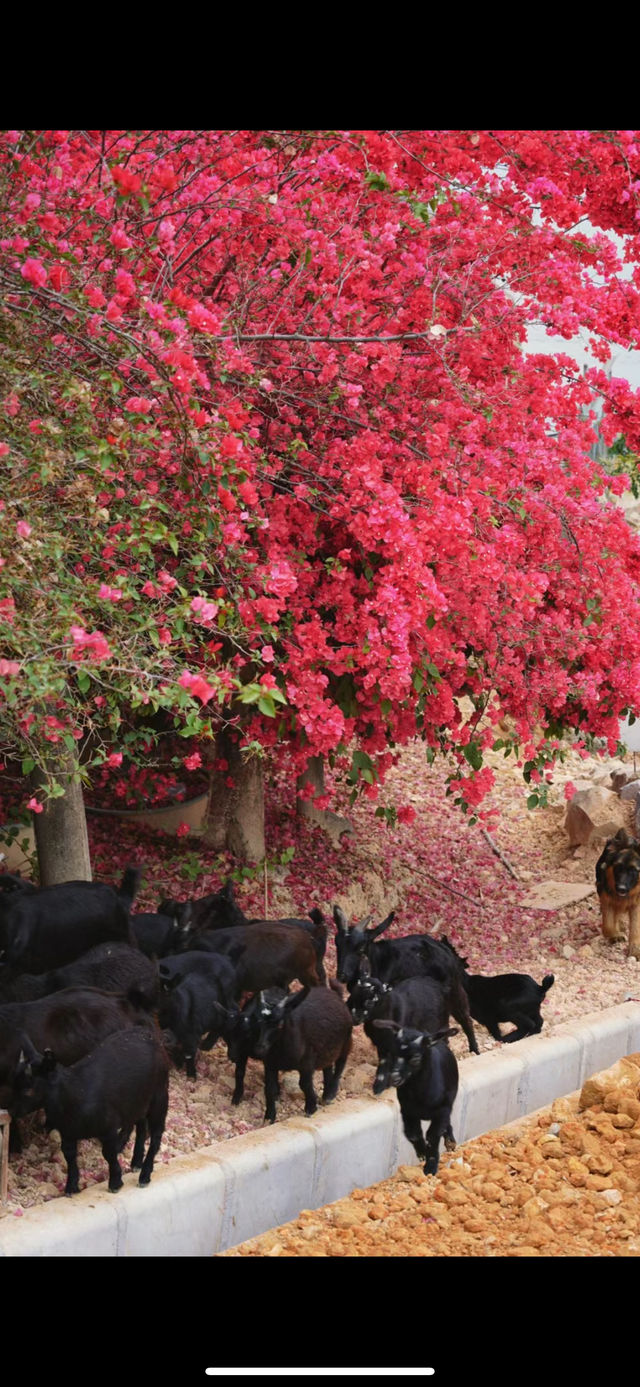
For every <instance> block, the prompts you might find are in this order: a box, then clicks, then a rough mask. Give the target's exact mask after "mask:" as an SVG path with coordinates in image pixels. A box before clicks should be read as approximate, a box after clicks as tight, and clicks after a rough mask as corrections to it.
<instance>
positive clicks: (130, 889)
mask: <svg viewBox="0 0 640 1387" xmlns="http://www.w3.org/2000/svg"><path fill="white" fill-rule="evenodd" d="M141 881H142V867H127V869H126V871H125V874H124V876H123V878H122V881H121V882H120V885H119V887H118V895H119V896H120V898H121V900H122V902H123V905H126V907H127V909H129V907H130V906H132V905H133V902H134V900H135V897H136V895H137V892H138V889H139V886H140V882H141Z"/></svg>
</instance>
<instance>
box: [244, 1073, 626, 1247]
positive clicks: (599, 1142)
mask: <svg viewBox="0 0 640 1387" xmlns="http://www.w3.org/2000/svg"><path fill="white" fill-rule="evenodd" d="M219 1255H220V1256H223V1257H280V1256H282V1257H460V1256H463V1257H540V1256H542V1257H549V1256H552V1257H638V1256H640V1054H634V1055H630V1056H629V1057H628V1058H627V1059H623V1060H619V1061H618V1063H617V1064H615V1065H612V1067H611V1069H608V1070H605V1071H603V1072H602V1073H601V1074H598V1075H595V1076H594V1077H593V1078H591V1079H589V1080H587V1082H586V1083H585V1084H584V1086H583V1088H582V1091H581V1092H580V1093H576V1094H573V1095H572V1096H570V1097H568V1098H558V1099H556V1101H555V1102H554V1103H553V1104H552V1105H551V1107H548V1108H544V1109H542V1110H541V1111H540V1113H538V1114H535V1115H532V1116H531V1117H529V1118H525V1119H522V1120H520V1121H518V1122H515V1123H511V1124H510V1125H509V1126H508V1127H503V1128H501V1129H500V1130H498V1131H495V1132H490V1133H488V1134H487V1135H486V1136H482V1137H477V1138H476V1139H475V1140H474V1141H469V1142H467V1143H466V1144H465V1145H464V1146H461V1147H460V1148H459V1150H458V1151H457V1152H456V1153H452V1154H450V1155H446V1154H445V1155H444V1156H443V1158H442V1160H441V1164H440V1169H439V1172H438V1174H437V1175H436V1176H433V1175H428V1176H425V1175H423V1173H422V1169H421V1167H420V1166H401V1167H400V1169H399V1170H398V1172H397V1174H396V1175H395V1176H394V1177H393V1179H390V1180H383V1181H381V1183H380V1184H378V1185H373V1186H372V1187H371V1188H370V1189H366V1190H361V1189H355V1190H353V1192H352V1194H351V1196H350V1198H348V1199H340V1200H339V1201H338V1202H337V1203H336V1204H330V1205H328V1206H327V1207H326V1208H324V1209H314V1210H304V1211H303V1212H302V1213H301V1215H300V1217H299V1218H297V1219H295V1220H294V1221H293V1222H292V1223H287V1224H285V1225H283V1226H282V1227H281V1228H276V1229H274V1230H272V1231H271V1232H269V1233H264V1234H263V1235H262V1236H261V1237H259V1238H253V1239H252V1240H251V1241H250V1242H246V1243H242V1244H240V1245H239V1246H238V1247H235V1248H231V1249H229V1250H228V1251H227V1252H224V1253H220V1254H219Z"/></svg>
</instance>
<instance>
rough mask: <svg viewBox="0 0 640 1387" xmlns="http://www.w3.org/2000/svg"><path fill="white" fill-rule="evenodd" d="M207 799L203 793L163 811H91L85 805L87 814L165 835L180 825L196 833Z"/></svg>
mask: <svg viewBox="0 0 640 1387" xmlns="http://www.w3.org/2000/svg"><path fill="white" fill-rule="evenodd" d="M208 798H209V796H208V794H207V792H206V791H205V793H204V794H202V795H197V796H196V798H195V799H185V800H183V801H182V802H181V803H180V804H172V805H168V806H167V807H166V808H164V809H92V808H91V806H90V805H87V814H95V815H96V817H99V816H101V817H103V818H112V819H125V820H126V821H127V822H128V823H134V824H148V825H149V828H161V829H162V830H163V831H164V832H165V833H176V832H177V830H178V828H179V827H180V824H188V825H189V828H190V829H191V832H192V833H198V832H199V831H200V830H201V829H202V828H203V827H204V821H205V816H206V812H207V800H208Z"/></svg>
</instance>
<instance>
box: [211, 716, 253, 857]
mask: <svg viewBox="0 0 640 1387" xmlns="http://www.w3.org/2000/svg"><path fill="white" fill-rule="evenodd" d="M216 758H223V759H224V760H225V761H226V762H227V766H228V769H227V770H223V771H219V770H213V769H212V770H211V773H210V780H209V804H208V806H207V818H206V823H205V829H204V834H203V841H204V842H205V843H206V844H207V845H208V846H209V847H212V848H215V849H217V850H218V851H219V852H224V851H227V852H232V853H233V855H234V857H237V858H239V860H240V861H241V862H261V861H262V860H263V858H264V857H265V854H266V848H265V839H264V772H263V764H262V761H261V760H260V759H259V758H258V757H257V756H252V757H250V758H249V759H247V760H245V759H244V758H243V756H242V752H241V750H240V747H239V745H238V742H237V741H234V740H233V738H232V737H231V735H230V734H229V733H228V732H226V731H225V732H221V733H220V734H219V736H218V739H217V744H216ZM228 778H229V779H231V780H233V782H234V783H233V785H232V786H229V785H227V779H228Z"/></svg>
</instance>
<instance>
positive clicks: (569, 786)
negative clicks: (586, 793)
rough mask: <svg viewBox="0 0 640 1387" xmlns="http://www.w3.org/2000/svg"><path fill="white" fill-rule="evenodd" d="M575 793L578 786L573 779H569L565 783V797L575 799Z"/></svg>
mask: <svg viewBox="0 0 640 1387" xmlns="http://www.w3.org/2000/svg"><path fill="white" fill-rule="evenodd" d="M575 793H576V787H575V785H574V783H573V781H572V780H568V781H567V783H566V785H565V787H564V797H565V799H573V796H574V795H575Z"/></svg>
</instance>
